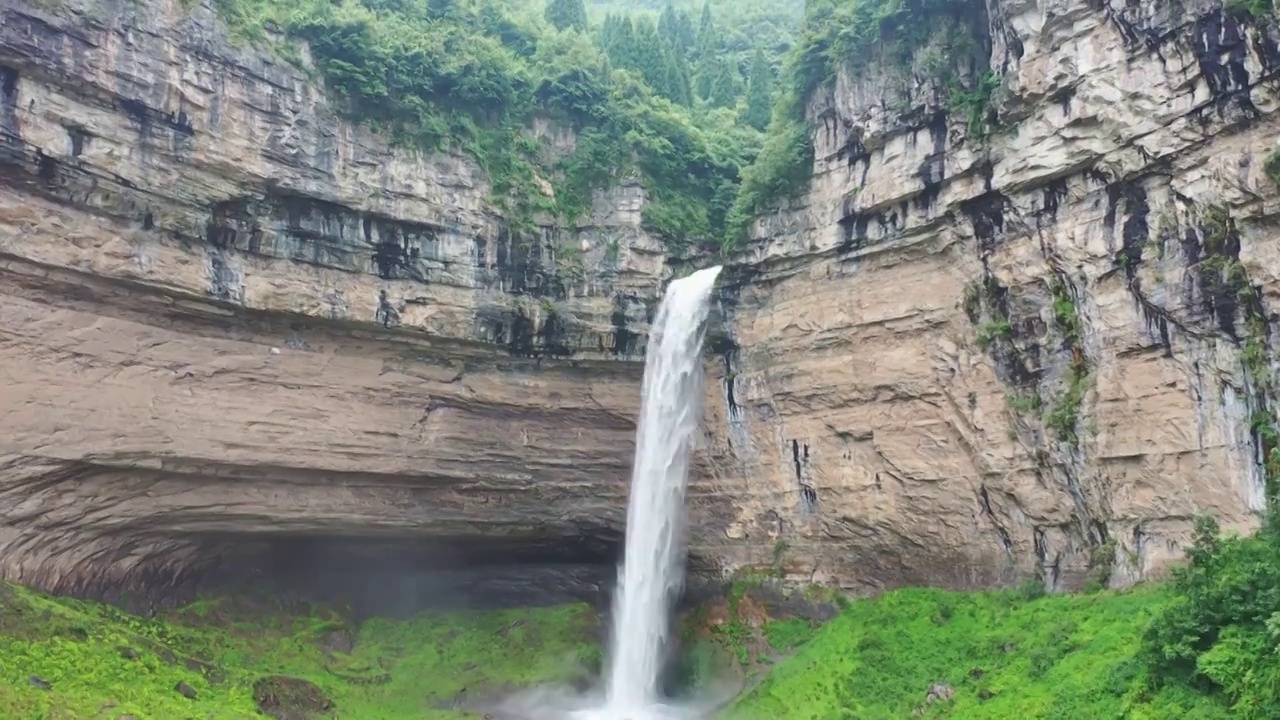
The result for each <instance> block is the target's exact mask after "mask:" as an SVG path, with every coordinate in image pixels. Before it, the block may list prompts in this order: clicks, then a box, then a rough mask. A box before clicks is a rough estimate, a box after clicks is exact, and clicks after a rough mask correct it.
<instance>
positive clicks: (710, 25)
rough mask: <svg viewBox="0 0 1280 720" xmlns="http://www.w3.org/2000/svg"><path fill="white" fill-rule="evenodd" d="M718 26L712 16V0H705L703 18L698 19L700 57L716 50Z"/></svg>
mask: <svg viewBox="0 0 1280 720" xmlns="http://www.w3.org/2000/svg"><path fill="white" fill-rule="evenodd" d="M715 34H716V28H715V21H714V20H713V19H712V17H711V0H703V3H702V19H701V20H699V21H698V57H699V58H705V57H707V56H708V55H710V54H711V53H714V52H715V49H716V48H715V45H716V43H715V40H716V37H715Z"/></svg>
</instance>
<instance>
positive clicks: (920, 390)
mask: <svg viewBox="0 0 1280 720" xmlns="http://www.w3.org/2000/svg"><path fill="white" fill-rule="evenodd" d="M982 10H983V8H982V7H981V3H978V7H977V8H976V9H975V12H981V11H982ZM985 10H986V12H987V16H988V18H989V25H990V37H991V38H992V40H991V42H990V64H991V67H992V69H993V70H995V71H996V72H997V73H1002V74H1003V81H1002V87H1001V89H1000V90H998V91H997V92H996V95H995V100H996V102H995V103H994V106H995V109H996V110H997V111H998V123H997V127H996V129H995V130H994V133H993V135H992V136H991V137H990V138H988V139H985V140H984V139H982V138H979V137H977V136H975V135H974V134H973V133H972V132H970V131H969V130H968V129H967V127H966V124H967V123H966V118H962V117H956V116H954V115H947V114H946V113H945V112H941V110H942V109H943V108H942V107H941V106H940V105H939V104H938V102H937V100H936V98H938V97H943V98H945V97H946V93H945V92H937V91H936V89H933V88H930V87H929V85H928V83H926V82H923V81H922V78H923V77H927V75H926V74H924V73H922V72H919V68H917V69H916V70H917V72H915V73H913V74H910V75H904V72H903V71H902V70H898V69H891V68H886V67H884V66H872V67H869V68H863V69H862V71H861V72H860V73H858V74H853V73H850V72H845V73H842V74H841V75H840V77H839V78H838V82H837V83H836V86H835V88H834V91H833V92H828V93H826V94H824V95H823V96H822V97H819V98H816V99H815V100H814V102H813V103H812V106H811V107H810V115H811V117H813V118H815V120H814V122H815V125H816V128H817V131H816V132H817V134H816V140H815V144H816V154H817V168H816V174H815V179H814V182H813V185H812V187H811V189H810V190H809V192H808V193H807V194H806V195H804V196H803V197H802V198H801V199H800V200H799V201H797V202H795V203H793V204H792V205H790V206H789V207H788V208H787V209H785V210H783V211H781V212H779V213H777V214H775V215H773V216H770V217H766V218H762V219H761V220H760V221H759V222H758V223H757V226H756V228H755V233H756V236H757V238H758V242H757V243H756V244H755V245H754V246H753V247H752V248H751V250H750V251H749V252H748V253H746V254H745V256H744V257H742V258H740V259H739V260H740V263H741V265H742V267H741V268H740V274H741V277H742V278H743V280H742V281H741V282H740V283H739V284H738V286H737V287H736V288H733V289H732V290H731V292H730V293H729V297H728V298H727V302H728V304H729V306H730V307H728V308H727V311H728V312H730V313H731V314H732V315H733V317H734V318H735V322H733V323H732V330H733V335H732V341H731V342H726V343H725V344H724V346H723V347H722V348H721V349H722V352H723V356H724V357H723V360H721V361H719V362H717V363H715V366H716V367H719V368H721V370H720V380H719V382H718V383H716V382H713V381H710V380H709V385H710V386H712V387H715V386H718V387H719V392H718V393H717V395H718V397H715V398H713V400H712V403H713V406H714V408H713V410H712V411H711V415H712V416H713V417H712V418H711V419H710V422H711V424H712V428H713V429H712V439H711V443H710V444H711V449H710V452H711V456H712V458H713V464H714V472H713V476H712V479H711V480H710V482H711V484H712V485H714V486H715V487H716V489H717V491H718V492H724V493H729V494H732V495H734V496H735V497H736V498H737V499H738V503H739V505H738V513H737V517H736V518H735V520H734V522H732V524H730V525H729V526H728V527H727V528H724V529H723V533H722V534H721V535H720V536H716V537H710V536H709V537H707V538H706V539H705V542H706V543H707V544H708V545H714V546H715V548H716V549H715V552H717V553H718V554H719V556H720V557H724V558H727V559H729V560H730V562H740V563H745V564H770V563H773V562H775V561H778V562H781V563H782V564H783V565H784V566H785V567H786V568H787V570H788V571H789V573H791V574H792V575H793V576H796V577H804V578H808V577H813V578H816V579H819V580H824V581H829V582H837V583H840V584H842V585H846V586H849V587H854V588H860V589H875V588H880V587H885V586H892V585H900V584H904V583H929V584H944V585H952V586H959V587H972V586H982V585H990V584H995V583H1015V582H1018V581H1020V580H1021V579H1023V578H1025V577H1028V576H1032V575H1033V574H1038V575H1039V576H1040V577H1043V579H1044V580H1045V582H1046V584H1047V585H1049V586H1050V587H1053V588H1071V587H1080V586H1082V585H1085V584H1086V583H1088V582H1091V581H1098V582H1107V583H1110V584H1113V585H1116V584H1125V583H1130V582H1133V581H1134V580H1137V579H1139V578H1144V577H1153V576H1158V575H1159V574H1160V573H1161V572H1163V570H1164V568H1165V567H1166V566H1167V564H1168V563H1169V562H1170V561H1173V560H1175V559H1176V558H1178V557H1180V556H1181V548H1182V546H1183V545H1184V544H1185V542H1186V541H1187V539H1188V537H1189V535H1190V529H1191V524H1192V523H1191V521H1192V518H1193V516H1194V515H1195V514H1196V513H1199V512H1209V513H1213V514H1215V515H1217V516H1219V517H1220V518H1221V519H1222V520H1223V521H1224V524H1225V525H1227V526H1228V527H1233V528H1237V529H1245V528H1249V527H1251V526H1253V525H1254V524H1255V523H1256V520H1257V515H1258V512H1259V511H1260V510H1261V509H1262V508H1263V506H1264V485H1265V483H1264V472H1263V463H1262V460H1263V456H1264V454H1265V453H1266V452H1268V451H1269V450H1268V449H1267V448H1266V447H1265V446H1267V445H1268V443H1269V441H1268V440H1267V438H1266V437H1265V435H1266V433H1264V432H1259V431H1258V428H1259V427H1263V426H1265V425H1266V424H1267V423H1266V422H1260V420H1265V419H1267V418H1270V421H1271V422H1274V416H1273V415H1272V414H1271V413H1272V408H1273V407H1274V406H1273V405H1272V403H1273V400H1274V396H1273V394H1272V392H1271V390H1270V387H1271V384H1272V378H1273V377H1274V375H1275V368H1276V363H1275V361H1274V357H1275V356H1274V352H1273V351H1272V350H1271V346H1270V343H1269V342H1268V338H1269V332H1270V328H1271V327H1273V326H1274V319H1275V313H1274V308H1275V307H1276V301H1277V296H1278V295H1280V264H1277V262H1276V260H1275V258H1277V257H1280V233H1277V231H1276V228H1277V223H1276V219H1275V213H1276V210H1277V195H1276V190H1275V187H1274V186H1273V185H1272V184H1271V183H1270V181H1269V180H1268V179H1267V177H1266V174H1265V172H1264V163H1265V161H1266V159H1267V157H1268V155H1269V154H1270V153H1271V152H1272V150H1273V149H1274V148H1275V146H1276V139H1277V136H1278V135H1280V116H1277V114H1276V109H1277V106H1278V103H1280V96H1278V95H1277V71H1280V52H1278V51H1277V49H1278V48H1280V34H1278V33H1277V30H1276V27H1275V25H1274V24H1260V23H1255V22H1252V21H1248V20H1246V19H1245V18H1244V17H1243V16H1242V15H1240V14H1239V13H1238V12H1233V11H1227V12H1224V11H1223V10H1222V6H1221V3H1219V2H1212V1H1210V0H1196V1H1194V2H1173V1H1172V0H1169V1H1165V0H1161V1H1159V2H1148V3H1129V2H1120V1H1119V0H1112V1H1111V2H1102V3H1096V2H1086V1H1085V0H990V1H989V2H987V3H986V7H985ZM904 87H905V88H906V90H904V89H903V88H904ZM908 93H909V94H908ZM902 108H906V110H902ZM735 343H736V345H735Z"/></svg>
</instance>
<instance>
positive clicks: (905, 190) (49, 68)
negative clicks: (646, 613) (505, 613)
mask: <svg viewBox="0 0 1280 720" xmlns="http://www.w3.org/2000/svg"><path fill="white" fill-rule="evenodd" d="M0 3H2V4H0V11H2V12H3V23H0V91H2V93H0V131H3V145H0V163H2V165H3V167H2V168H0V170H2V172H0V292H2V293H3V295H4V299H3V300H4V301H3V304H2V305H0V323H2V327H3V333H2V334H0V373H2V374H3V381H4V388H5V389H4V392H3V402H2V403H0V576H3V577H5V578H7V579H12V580H18V581H22V582H27V583H31V584H35V585H38V586H41V587H44V588H47V589H52V590H64V591H76V592H82V593H89V594H95V595H101V594H112V593H114V592H117V591H121V590H127V589H130V588H134V587H139V586H148V587H155V586H156V585H159V586H160V587H162V588H170V587H186V586H194V585H198V584H199V583H200V582H203V581H205V580H207V579H209V578H216V577H218V576H220V575H223V574H229V575H236V574H237V573H238V574H239V576H241V577H243V574H244V572H260V573H262V574H263V576H264V577H275V578H279V577H282V576H288V575H289V573H288V572H287V570H288V569H289V568H293V569H295V570H297V574H299V575H301V576H308V577H307V579H308V580H311V581H315V580H316V578H315V573H308V572H307V571H306V570H298V568H306V567H315V566H316V564H317V563H319V564H322V565H324V566H325V567H326V568H328V569H329V570H330V572H329V573H328V574H327V575H326V576H325V577H324V578H322V579H321V580H320V581H322V582H324V583H330V584H336V585H339V586H340V585H342V584H344V583H346V584H349V583H350V581H349V579H348V578H349V577H350V574H349V573H360V574H361V575H360V576H361V577H363V578H365V579H366V580H369V579H370V578H373V577H375V576H376V577H386V578H390V577H395V578H398V579H401V580H403V578H404V576H405V572H404V568H405V567H407V566H410V565H412V566H413V567H415V568H419V569H423V568H426V569H429V570H431V571H432V572H435V571H438V570H440V569H442V568H448V567H452V566H457V565H459V564H462V565H467V566H481V567H482V570H481V571H480V572H479V574H478V576H477V575H476V574H472V575H470V576H466V577H454V578H453V579H451V580H450V581H448V583H446V584H448V585H450V586H451V587H460V588H464V592H465V588H467V587H471V586H472V585H474V586H475V588H476V591H477V592H479V593H482V594H489V595H492V594H493V593H495V592H498V591H500V590H503V589H505V590H507V591H512V592H516V593H517V594H518V597H520V598H521V599H523V600H527V599H528V598H529V597H530V594H531V593H535V592H546V591H552V592H557V593H558V592H560V591H561V590H564V589H566V588H568V589H577V588H581V587H583V586H588V587H589V586H592V585H594V584H597V583H600V582H603V581H604V580H605V579H607V576H608V572H609V566H610V563H611V562H612V559H613V557H614V554H615V551H616V544H617V541H618V539H619V537H620V531H621V523H622V519H623V506H624V502H625V480H626V476H627V473H628V468H629V464H630V457H631V449H632V434H633V432H634V417H635V413H636V406H637V400H638V395H639V384H640V374H641V372H640V371H641V368H640V359H641V358H642V356H643V350H644V341H643V339H644V332H645V329H646V328H645V323H646V318H647V317H648V313H649V312H650V311H651V308H652V306H653V300H654V298H655V296H656V295H657V293H658V290H659V286H660V282H661V278H662V276H663V275H664V273H665V264H666V259H665V257H664V256H663V253H662V247H661V245H660V243H659V242H658V241H657V240H656V239H654V238H652V237H650V236H649V235H648V234H646V233H645V232H644V230H643V229H642V228H641V226H640V209H641V207H642V205H643V202H644V198H643V192H642V191H641V190H640V189H639V188H637V187H630V186H624V187H619V188H613V189H608V190H604V191H601V192H600V193H598V195H597V196H596V198H595V205H594V208H593V212H592V216H591V217H590V218H589V219H587V220H585V221H584V222H583V223H582V224H581V226H580V227H578V228H577V229H576V230H574V231H572V232H564V231H558V230H556V229H554V228H553V227H550V226H548V227H545V228H542V229H541V230H539V231H538V233H537V238H536V239H535V240H532V241H530V240H521V239H518V237H517V236H516V235H515V234H514V233H512V232H510V231H509V230H508V229H507V228H506V226H505V224H504V221H503V218H502V217H501V216H500V215H499V214H497V213H495V212H494V211H493V210H492V209H491V207H490V203H489V201H488V196H489V190H488V187H487V186H486V181H485V180H484V175H483V173H482V172H481V171H480V170H479V169H478V168H477V167H476V166H475V165H474V163H472V162H471V161H469V160H468V159H467V158H466V157H464V156H461V155H450V154H424V153H420V152H416V151H411V150H408V149H404V148H393V147H391V146H389V145H388V144H387V143H386V142H385V141H384V140H383V139H380V138H379V136H377V135H376V134H374V133H373V132H371V131H369V130H368V129H366V128H362V127H357V126H354V125H351V124H348V123H346V122H344V121H342V120H341V119H339V118H338V117H337V116H335V115H334V113H333V111H332V110H331V109H330V105H329V104H328V103H327V102H326V99H325V97H324V94H323V92H322V91H321V90H319V89H318V88H317V85H316V83H315V82H313V81H312V80H311V79H310V78H309V77H308V75H307V73H306V72H304V71H302V70H298V69H295V68H294V67H292V66H290V65H286V64H282V63H280V62H279V61H276V60H272V59H271V57H270V56H268V55H266V54H262V53H256V52H252V51H248V50H245V49H241V48H239V47H238V46H236V45H234V44H233V43H230V42H228V40H227V39H226V38H225V37H224V36H223V35H222V34H221V31H220V30H219V29H218V27H217V25H216V23H215V21H214V17H213V13H212V11H211V10H210V9H209V8H208V7H200V8H194V9H190V10H188V9H185V8H183V7H182V6H181V5H180V4H178V3H176V2H175V3H169V4H165V3H147V4H146V6H145V7H140V6H137V5H135V4H131V3H120V4H119V5H118V6H115V5H110V4H105V3H100V2H93V3H88V4H85V5H82V6H81V5H75V4H74V3H72V4H65V3H59V4H58V5H57V6H44V5H37V4H35V3H32V2H28V1H27V0H0ZM973 11H974V12H975V13H977V14H983V13H985V22H984V23H980V25H983V26H985V28H986V31H985V33H983V37H982V38H981V42H980V43H979V50H980V51H979V53H978V55H979V56H980V59H981V61H982V62H981V63H980V65H979V66H976V67H975V66H966V67H965V68H964V72H966V73H969V75H970V76H971V77H975V76H976V75H977V74H978V73H981V72H982V71H983V68H982V67H981V64H985V65H987V66H989V68H990V70H991V71H992V73H993V76H995V77H999V78H1000V85H999V87H998V88H997V89H996V90H995V92H994V94H993V96H992V99H991V102H990V103H989V105H984V106H982V107H981V108H979V109H980V112H979V113H977V114H976V115H975V117H974V118H967V117H964V116H963V113H961V112H957V111H956V109H955V108H954V107H952V108H948V102H947V100H948V95H949V89H948V88H946V87H940V86H939V85H938V83H937V82H935V81H933V80H931V79H930V78H931V75H930V73H929V71H928V70H927V68H926V67H925V66H926V64H927V62H926V58H925V56H926V55H928V53H921V54H918V55H917V60H916V63H915V66H913V67H911V68H904V67H899V66H894V65H893V64H892V63H890V62H888V61H882V62H870V63H866V64H863V63H858V64H857V65H858V69H857V71H856V72H855V71H854V70H851V69H847V70H845V71H843V72H841V73H840V74H839V77H838V78H837V81H836V83H835V85H834V87H833V88H830V89H827V90H824V91H823V92H821V93H819V94H818V96H817V97H815V98H813V99H812V100H811V102H810V107H809V109H808V115H809V118H810V119H811V121H812V123H813V125H814V127H815V133H816V134H815V146H816V164H815V173H814V179H813V182H812V185H811V186H810V188H809V189H808V191H807V192H806V193H805V194H804V195H803V196H802V197H800V198H799V199H798V200H796V201H794V202H792V203H790V204H789V205H788V206H787V207H786V208H785V209H783V210H782V211H780V212H777V213H774V214H771V215H769V216H767V217H764V218H761V219H760V220H759V221H758V222H757V223H756V226H755V239H754V241H753V243H752V244H751V246H750V249H749V250H748V251H746V252H745V253H743V254H742V255H741V256H740V257H736V258H733V259H732V262H731V264H730V267H729V268H727V269H726V272H725V274H724V275H723V278H724V292H723V297H722V300H721V306H720V308H719V309H718V316H719V318H720V323H721V329H720V330H719V331H717V332H716V333H715V334H714V336H713V338H712V341H711V343H710V347H709V353H708V368H709V372H710V377H709V378H708V383H707V387H708V389H709V399H708V412H707V423H708V425H707V434H706V443H705V445H704V447H703V448H702V450H701V457H700V458H699V462H698V464H697V468H696V469H695V478H694V489H693V493H692V501H691V502H692V511H693V514H694V517H693V521H692V529H693V533H694V536H693V539H692V540H693V542H692V544H693V548H692V550H693V552H694V554H695V557H696V558H697V559H698V560H700V561H706V562H710V563H712V564H714V565H718V566H721V567H726V568H733V567H737V566H743V565H753V566H760V565H772V566H781V567H782V568H783V569H785V571H786V572H787V573H788V574H789V575H790V576H791V577H794V578H805V579H814V580H818V581H823V582H831V583H837V584H841V585H844V586H846V587H852V588H858V589H874V588H879V587H885V586H894V585H901V584H943V585H950V586H956V587H972V586H986V585H992V584H1002V583H1015V582H1019V581H1021V580H1023V579H1025V578H1026V577H1029V576H1037V577H1040V578H1042V579H1043V580H1044V582H1045V583H1046V585H1048V586H1049V587H1052V588H1074V587H1080V586H1082V585H1085V584H1087V583H1090V582H1105V583H1110V584H1113V585H1119V584H1125V583H1130V582H1133V581H1135V580H1137V579H1140V578H1144V577H1154V576H1159V575H1160V573H1161V572H1163V570H1164V568H1165V567H1166V566H1167V564H1168V563H1169V562H1170V561H1172V560H1174V559H1176V558H1177V557H1179V556H1180V554H1181V548H1182V545H1183V544H1184V543H1185V541H1186V540H1187V538H1188V536H1189V534H1190V531H1191V523H1192V519H1193V517H1194V515H1195V514H1196V513H1198V512H1202V511H1207V512H1211V513H1213V514H1215V515H1217V516H1219V517H1220V518H1221V519H1223V520H1224V523H1225V524H1226V525H1228V526H1230V527H1235V528H1240V529H1246V528H1249V527H1251V526H1253V525H1254V524H1255V523H1256V521H1257V517H1258V514H1259V512H1260V511H1261V510H1262V509H1263V507H1264V506H1265V497H1266V493H1267V487H1268V485H1269V483H1270V480H1271V478H1272V477H1273V476H1275V472H1274V470H1273V471H1268V469H1267V465H1268V461H1269V460H1271V452H1272V448H1273V446H1274V444H1275V439H1276V438H1277V437H1280V435H1277V433H1276V432H1275V431H1274V430H1273V427H1274V424H1275V417H1274V408H1275V393H1274V388H1275V387H1276V384H1275V383H1276V380H1275V378H1274V374H1275V373H1274V368H1275V367H1276V363H1275V362H1274V352H1273V351H1272V349H1271V348H1272V343H1271V342H1270V331H1271V327H1272V321H1273V318H1274V316H1273V312H1272V310H1271V308H1272V307H1274V306H1275V304H1276V302H1277V295H1280V264H1277V263H1276V261H1275V260H1274V259H1273V258H1275V257H1280V248H1277V247H1276V245H1277V243H1278V242H1280V241H1277V239H1276V238H1277V233H1276V232H1274V231H1273V227H1274V226H1275V217H1276V209H1277V195H1276V192H1275V188H1274V186H1273V185H1272V183H1271V181H1270V180H1269V179H1268V177H1267V173H1266V165H1267V159H1268V157H1269V155H1270V153H1271V152H1272V150H1273V149H1274V145H1275V138H1276V136H1277V132H1278V130H1280V118H1278V116H1277V114H1276V109H1277V107H1278V106H1280V96H1278V95H1277V83H1276V78H1277V72H1278V71H1280V32H1277V30H1276V28H1275V26H1274V25H1270V24H1263V23H1259V22H1255V21H1252V20H1249V19H1247V18H1246V17H1244V16H1242V15H1240V14H1239V13H1236V12H1232V11H1224V10H1223V9H1222V7H1221V6H1220V4H1219V3H1217V2H1212V1H1210V0H1178V1H1175V0H1161V1H1160V2H1155V3H1144V4H1142V7H1138V6H1137V5H1135V4H1133V3H1125V2H1121V1H1120V0H1112V2H1109V3H1106V2H1104V3H1098V2H1087V1H1086V0H1044V1H1039V2H1037V1H1033V0H988V2H987V3H986V4H985V5H982V4H981V3H980V2H975V5H974V8H973ZM953 60H955V58H953ZM971 120H972V121H971ZM983 126H989V129H990V131H989V133H983V132H980V130H981V129H982V128H983ZM539 128H540V130H541V131H543V132H545V133H546V135H547V136H548V138H549V139H550V140H551V143H552V144H561V145H563V144H567V143H572V142H573V141H574V139H573V137H572V135H571V134H567V133H564V132H563V131H561V130H558V129H556V127H555V126H554V124H551V123H539ZM1277 459H1280V458H1277ZM1275 464H1280V463H1275ZM378 558H384V559H385V558H392V560H385V564H379V563H378V562H375V560H376V559H378ZM308 563H310V564H308ZM500 568H508V570H509V571H508V570H502V569H500ZM548 568H558V569H559V570H560V571H562V572H548V571H547V570H548ZM383 572H385V573H387V575H385V576H383V575H378V573H383ZM344 573H348V574H344ZM432 577H434V578H436V579H435V580H431V579H427V580H424V581H423V584H421V585H415V586H413V587H411V588H408V589H406V590H405V591H404V592H405V593H407V594H409V595H416V594H418V593H421V592H424V590H423V588H424V587H438V586H440V581H439V577H440V576H439V575H433V576H432ZM371 584H373V585H375V586H379V587H382V585H379V584H378V583H372V582H371ZM411 584H412V583H411ZM499 586H500V587H499Z"/></svg>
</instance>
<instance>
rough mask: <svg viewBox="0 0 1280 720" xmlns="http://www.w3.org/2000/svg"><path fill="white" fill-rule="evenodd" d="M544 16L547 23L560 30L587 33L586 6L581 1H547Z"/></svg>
mask: <svg viewBox="0 0 1280 720" xmlns="http://www.w3.org/2000/svg"><path fill="white" fill-rule="evenodd" d="M545 15H546V18H547V22H549V23H551V24H552V25H555V26H556V27H557V28H559V29H561V30H564V29H566V28H573V29H574V30H577V31H578V32H586V31H587V6H586V4H585V3H584V2H583V0H549V2H547V8H546V10H545Z"/></svg>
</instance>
